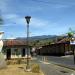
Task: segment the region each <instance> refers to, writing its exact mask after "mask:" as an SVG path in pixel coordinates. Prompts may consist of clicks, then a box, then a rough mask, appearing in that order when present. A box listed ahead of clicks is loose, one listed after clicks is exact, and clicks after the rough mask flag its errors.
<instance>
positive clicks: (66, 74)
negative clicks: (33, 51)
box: [34, 60, 75, 75]
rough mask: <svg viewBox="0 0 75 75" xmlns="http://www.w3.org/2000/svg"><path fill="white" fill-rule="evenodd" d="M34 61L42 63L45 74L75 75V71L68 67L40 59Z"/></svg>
mask: <svg viewBox="0 0 75 75" xmlns="http://www.w3.org/2000/svg"><path fill="white" fill-rule="evenodd" d="M34 62H35V63H38V64H39V65H40V67H41V70H42V71H43V73H44V75H75V72H74V71H73V70H71V69H68V68H64V67H60V66H57V65H54V64H52V63H47V62H43V61H40V60H35V61H34Z"/></svg>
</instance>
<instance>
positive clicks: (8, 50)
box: [6, 49, 11, 60]
mask: <svg viewBox="0 0 75 75" xmlns="http://www.w3.org/2000/svg"><path fill="white" fill-rule="evenodd" d="M6 57H7V59H8V60H9V59H11V49H7V55H6Z"/></svg>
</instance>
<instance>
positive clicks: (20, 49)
mask: <svg viewBox="0 0 75 75" xmlns="http://www.w3.org/2000/svg"><path fill="white" fill-rule="evenodd" d="M29 48H31V47H30V46H29ZM30 50H31V49H30ZM2 52H3V53H4V55H5V58H6V59H11V58H14V57H15V58H16V57H17V55H18V56H19V57H25V55H26V53H27V44H26V41H24V40H13V39H9V40H4V45H3V50H2Z"/></svg>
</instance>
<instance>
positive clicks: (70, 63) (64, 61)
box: [38, 55, 75, 69]
mask: <svg viewBox="0 0 75 75" xmlns="http://www.w3.org/2000/svg"><path fill="white" fill-rule="evenodd" d="M38 59H39V60H42V61H44V56H43V57H42V56H38ZM45 59H46V61H47V62H50V63H54V64H60V65H63V66H66V67H69V68H72V69H75V64H74V57H73V55H68V56H62V57H54V56H45Z"/></svg>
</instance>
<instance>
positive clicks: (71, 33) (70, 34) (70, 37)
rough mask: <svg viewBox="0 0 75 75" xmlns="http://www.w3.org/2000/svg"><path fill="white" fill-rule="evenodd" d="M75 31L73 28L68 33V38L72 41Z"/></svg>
mask: <svg viewBox="0 0 75 75" xmlns="http://www.w3.org/2000/svg"><path fill="white" fill-rule="evenodd" d="M74 34H75V31H73V30H72V29H71V28H69V32H68V33H67V35H68V38H69V39H72V38H73V37H74Z"/></svg>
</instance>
